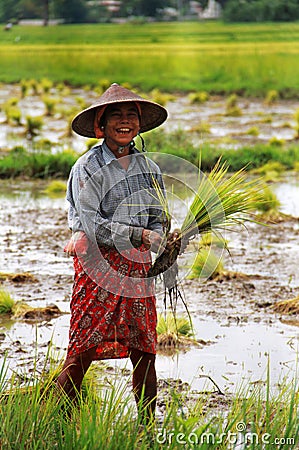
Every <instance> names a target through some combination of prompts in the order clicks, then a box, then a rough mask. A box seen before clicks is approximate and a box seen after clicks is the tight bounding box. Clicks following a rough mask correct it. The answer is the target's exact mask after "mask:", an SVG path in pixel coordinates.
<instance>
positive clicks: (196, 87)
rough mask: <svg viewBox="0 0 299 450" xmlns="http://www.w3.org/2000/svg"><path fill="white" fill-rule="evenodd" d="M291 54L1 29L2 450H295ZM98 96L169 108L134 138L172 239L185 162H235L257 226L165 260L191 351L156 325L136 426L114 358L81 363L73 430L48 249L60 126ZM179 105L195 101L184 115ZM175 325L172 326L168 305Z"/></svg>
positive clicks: (228, 36) (291, 47)
mask: <svg viewBox="0 0 299 450" xmlns="http://www.w3.org/2000/svg"><path fill="white" fill-rule="evenodd" d="M298 52H299V23H298V24H297V23H292V24H284V23H281V24H271V23H267V24H250V25H248V24H244V25H239V24H235V25H228V24H222V23H220V22H197V23H152V24H142V25H141V24H139V25H137V24H119V25H116V24H105V25H104V24H102V25H68V26H55V27H54V26H51V27H48V28H44V27H26V26H13V27H12V30H11V31H8V32H4V31H3V32H2V33H0V58H1V73H0V82H1V85H0V199H1V202H0V224H1V226H0V258H1V261H2V265H1V267H0V300H1V303H0V310H1V311H2V312H3V310H5V308H8V309H7V311H9V308H12V306H11V305H14V306H15V309H16V310H17V306H18V307H19V309H18V314H16V313H14V315H12V314H11V313H8V312H6V313H4V314H1V315H0V416H1V418H2V426H1V427H0V448H1V449H7V450H12V449H16V450H19V449H24V450H31V449H36V450H39V449H53V448H58V449H61V450H62V449H63V450H65V449H70V450H77V449H78V450H79V449H80V450H81V449H88V450H101V449H105V450H106V449H111V450H118V449H119V450H123V449H128V450H131V449H132V450H133V449H140V450H146V449H148V448H153V449H157V450H161V449H173V450H177V449H181V448H184V449H185V448H186V449H188V450H189V449H215V450H245V449H252V450H259V449H260V450H269V449H273V448H278V449H287V450H288V449H290V450H294V449H296V448H298V445H299V422H298V417H299V395H298V392H299V391H298V337H299V335H298V324H299V322H298V311H299V296H298V295H299V275H298V249H299V207H298V195H299V176H298V173H299V166H298V160H299V149H298V135H299V102H298V100H299V58H298ZM111 82H119V83H130V85H131V86H133V87H134V88H137V89H139V90H140V91H141V92H143V93H145V94H143V95H149V96H150V98H152V99H154V100H155V101H158V102H161V103H162V102H163V104H165V106H166V108H167V109H168V111H169V119H168V121H167V123H166V125H165V126H163V127H161V129H159V130H157V132H156V131H153V132H152V133H146V135H145V139H146V144H147V147H148V150H149V151H151V152H152V153H151V157H152V158H154V159H155V157H157V158H158V161H159V164H160V165H161V164H162V166H161V167H162V170H163V173H164V176H165V181H166V186H167V192H168V194H169V200H170V202H169V203H170V206H171V208H172V209H171V213H172V216H173V222H174V226H178V227H179V226H180V225H181V223H182V221H183V218H184V216H185V213H186V209H187V208H188V205H189V203H190V200H191V199H190V198H189V196H188V195H189V193H190V192H193V183H194V182H195V180H196V179H197V176H198V167H197V164H198V161H199V159H200V160H201V163H202V165H201V167H202V169H203V170H206V171H209V170H210V168H211V166H212V165H213V164H214V163H215V162H216V161H217V160H218V158H219V157H220V156H222V158H223V159H224V160H226V161H228V163H229V165H230V167H231V170H235V171H236V170H238V169H240V168H241V167H243V166H244V165H246V164H248V172H249V176H250V177H253V178H254V177H257V176H258V177H262V178H263V182H264V183H265V191H266V190H267V189H268V197H267V198H266V201H265V202H264V205H260V207H261V206H262V208H261V210H260V211H259V212H258V211H257V212H256V214H260V215H258V216H257V217H258V218H259V220H258V221H257V222H258V223H249V224H247V226H246V228H244V227H243V228H241V229H236V230H231V232H230V233H227V234H226V235H225V238H226V239H227V240H225V242H226V243H227V245H228V248H229V253H228V252H223V242H222V249H221V248H220V247H221V246H220V247H219V242H218V243H217V240H212V239H211V238H210V237H209V236H206V241H205V242H204V241H203V240H201V241H199V239H198V240H197V239H196V240H194V241H193V242H191V244H190V245H189V248H188V250H187V251H186V253H185V254H184V255H182V256H181V257H180V258H179V274H180V288H181V289H182V293H183V296H184V299H185V301H186V302H187V304H188V307H189V312H190V314H191V317H192V323H193V331H194V335H193V341H192V340H190V341H188V339H187V337H189V335H188V336H186V335H185V336H183V338H185V341H184V339H182V340H183V341H184V342H185V345H183V346H181V347H173V346H171V345H168V346H167V345H166V344H167V342H168V341H167V339H168V336H169V335H171V336H173V333H174V331H173V330H171V329H169V330H168V335H167V336H166V338H165V336H164V340H163V341H162V342H163V343H164V344H163V345H162V346H159V348H158V354H157V373H158V399H157V421H156V423H154V424H153V426H152V427H150V428H146V427H144V426H143V424H142V423H141V419H140V417H138V415H137V414H136V409H135V405H134V399H133V395H132V385H131V377H132V369H131V366H130V364H129V363H128V361H126V360H121V361H117V362H114V361H113V362H112V361H107V362H105V363H104V362H100V363H99V364H98V363H94V364H93V365H92V368H91V369H90V371H89V372H88V374H87V377H86V380H85V383H84V387H83V392H82V396H81V397H80V398H79V406H80V407H79V408H76V407H75V408H74V409H72V410H71V412H72V420H69V416H68V415H66V414H65V411H66V409H68V410H69V408H70V405H69V404H68V402H67V399H65V398H62V397H61V396H60V395H58V393H57V391H56V390H55V387H54V381H55V378H56V376H57V374H58V372H59V367H60V364H61V361H62V360H63V357H64V355H65V352H66V347H67V337H68V328H69V318H70V314H69V312H70V310H69V305H70V298H71V287H72V282H73V266H72V260H71V259H70V258H67V256H66V255H65V253H64V252H63V247H64V245H65V243H66V242H67V241H68V239H69V236H70V232H69V230H68V227H67V220H66V219H67V205H66V202H65V199H64V196H65V187H66V178H67V176H68V173H69V170H70V167H71V165H72V164H73V163H74V162H75V160H76V158H77V157H78V156H79V154H81V153H82V152H83V151H85V150H86V148H87V147H88V146H90V145H93V144H94V142H89V140H86V139H83V138H79V137H78V136H75V135H74V134H73V133H71V132H70V126H69V125H70V120H71V118H72V117H73V116H74V114H75V113H76V112H78V110H81V109H82V108H84V107H85V106H87V105H88V104H90V103H93V102H94V101H95V100H96V99H97V98H98V96H99V95H100V94H101V92H102V90H103V89H104V88H105V86H109V84H110V83H111ZM189 93H199V94H200V95H199V97H198V98H197V101H194V97H190V96H189ZM232 93H236V94H238V95H237V96H232V95H231V94H232ZM139 146H140V142H139V141H138V142H137V147H139ZM161 153H162V159H161ZM169 154H171V155H172V156H170V155H169ZM163 157H164V164H163ZM183 163H184V164H183ZM190 165H191V166H192V169H193V171H191V172H190V171H189V168H190ZM187 166H188V170H185V169H187ZM54 178H55V180H53V179H54ZM187 188H188V189H187ZM174 194H175V195H174ZM265 203H266V206H267V205H268V208H267V207H265ZM263 208H264V210H263ZM261 223H262V224H263V225H262V224H261ZM265 224H266V226H265ZM202 246H203V247H204V246H206V247H207V248H209V249H211V253H212V251H213V252H215V253H214V256H215V258H216V259H217V261H218V262H219V264H218V267H217V273H216V271H215V272H214V273H213V270H210V269H209V275H210V274H211V275H213V276H211V277H205V278H204V279H203V278H201V277H200V275H199V274H201V273H202V268H201V267H200V262H199V261H197V262H196V264H195V259H196V258H195V257H196V255H197V253H198V249H199V248H200V247H202ZM212 256H213V255H212ZM206 263H208V260H207V259H205V262H204V264H206ZM211 264H212V265H213V264H214V263H213V261H211ZM157 288H158V289H157V300H158V303H157V305H158V312H159V313H161V314H162V315H163V314H164V312H165V310H164V306H163V296H164V292H163V291H162V290H161V289H160V288H161V286H160V285H159V284H158V285H157ZM24 303H25V305H24ZM22 306H26V308H27V309H26V308H25V309H22ZM1 311H0V312H1ZM4 312H5V311H4ZM177 312H178V314H179V316H180V317H181V318H183V317H184V314H185V309H184V307H183V305H182V304H181V303H179V304H178V309H177ZM165 334H167V333H165Z"/></svg>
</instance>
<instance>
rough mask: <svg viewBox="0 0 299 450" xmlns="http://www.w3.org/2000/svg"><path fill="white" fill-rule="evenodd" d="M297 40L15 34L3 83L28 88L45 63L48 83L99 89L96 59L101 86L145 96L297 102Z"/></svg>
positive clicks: (167, 26)
mask: <svg viewBox="0 0 299 450" xmlns="http://www.w3.org/2000/svg"><path fill="white" fill-rule="evenodd" d="M16 39H18V43H17V45H16V42H15V40H16ZM298 40H299V24H297V23H293V24H292V25H289V24H280V26H279V29H277V27H276V26H275V25H273V24H270V23H269V24H250V25H244V24H243V25H241V24H238V25H236V24H234V25H230V24H223V23H221V22H204V23H203V22H200V21H197V22H188V23H184V22H182V23H164V22H163V23H162V22H161V23H150V24H146V25H145V26H143V25H135V26H134V27H132V25H131V24H128V23H127V24H101V25H98V24H95V25H80V26H79V25H68V26H66V25H61V26H59V27H55V28H54V27H29V26H28V27H26V26H22V27H13V29H12V30H11V31H10V32H9V33H2V34H0V58H1V75H0V81H4V82H17V81H20V80H22V79H28V80H29V79H30V78H31V77H32V73H33V69H32V68H33V67H34V74H35V77H36V79H38V80H41V79H42V78H44V77H45V61H46V69H47V70H46V73H47V78H48V79H50V80H51V81H52V82H56V83H69V84H72V85H76V86H77V85H80V86H84V85H91V86H98V83H99V71H98V69H97V68H96V67H95V66H91V64H90V61H93V60H95V59H96V58H98V55H99V54H100V55H101V62H102V64H101V77H102V78H103V79H106V80H109V82H110V80H111V81H112V82H113V81H117V82H119V83H125V82H128V81H129V82H131V83H134V85H135V86H138V87H139V88H140V89H141V90H142V91H143V92H150V91H151V90H152V89H154V88H157V89H159V90H160V91H161V92H175V91H179V92H190V91H191V92H208V93H210V94H211V93H222V94H223V93H226V94H230V93H233V92H235V93H238V94H239V95H241V94H246V95H252V96H253V95H254V96H259V97H261V96H262V97H264V98H265V96H266V94H267V92H268V91H269V90H270V89H274V90H276V91H277V92H278V93H279V95H280V96H281V98H293V97H294V96H297V97H298V96H299V62H298V58H297V47H298ZM224 48H225V51H224ZM24 54H26V57H24ZM103 61H105V64H103ZM15 67H18V70H17V71H16V70H14V68H15ZM132 67H134V77H133V78H134V79H132ZM111 74H113V79H111V77H112V75H111ZM161 74H163V76H161ZM40 89H41V88H40V87H39V90H40Z"/></svg>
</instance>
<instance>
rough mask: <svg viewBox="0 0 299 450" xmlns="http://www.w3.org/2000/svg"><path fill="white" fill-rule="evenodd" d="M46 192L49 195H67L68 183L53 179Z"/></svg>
mask: <svg viewBox="0 0 299 450" xmlns="http://www.w3.org/2000/svg"><path fill="white" fill-rule="evenodd" d="M45 193H46V194H47V195H49V197H57V196H61V195H65V193H66V183H65V181H61V180H53V181H51V183H49V184H48V186H47V187H46V189H45Z"/></svg>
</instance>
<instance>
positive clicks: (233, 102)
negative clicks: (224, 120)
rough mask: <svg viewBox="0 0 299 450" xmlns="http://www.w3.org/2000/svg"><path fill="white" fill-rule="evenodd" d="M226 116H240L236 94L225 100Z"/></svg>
mask: <svg viewBox="0 0 299 450" xmlns="http://www.w3.org/2000/svg"><path fill="white" fill-rule="evenodd" d="M225 115H226V116H232V117H239V116H242V111H241V109H240V107H239V106H238V96H237V95H236V94H232V95H230V96H229V97H228V99H227V100H226V110H225Z"/></svg>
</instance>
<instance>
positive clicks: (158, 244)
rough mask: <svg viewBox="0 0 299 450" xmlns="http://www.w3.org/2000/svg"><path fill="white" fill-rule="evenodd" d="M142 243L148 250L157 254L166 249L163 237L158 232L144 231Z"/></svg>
mask: <svg viewBox="0 0 299 450" xmlns="http://www.w3.org/2000/svg"><path fill="white" fill-rule="evenodd" d="M142 243H143V244H144V245H145V247H146V248H147V249H148V250H151V251H152V252H155V253H159V254H160V253H162V251H163V250H164V247H165V245H164V244H165V242H164V239H163V237H162V236H161V235H160V234H159V233H157V232H156V231H152V230H147V229H144V230H143V232H142Z"/></svg>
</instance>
